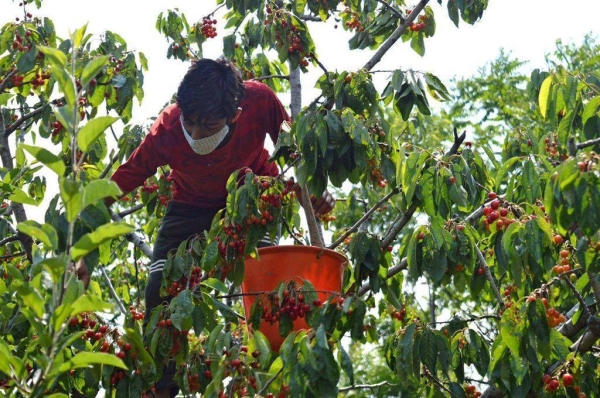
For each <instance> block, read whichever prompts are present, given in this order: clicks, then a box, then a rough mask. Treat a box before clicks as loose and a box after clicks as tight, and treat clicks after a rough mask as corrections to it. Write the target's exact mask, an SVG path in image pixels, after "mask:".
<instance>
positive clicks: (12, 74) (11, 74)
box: [0, 68, 19, 92]
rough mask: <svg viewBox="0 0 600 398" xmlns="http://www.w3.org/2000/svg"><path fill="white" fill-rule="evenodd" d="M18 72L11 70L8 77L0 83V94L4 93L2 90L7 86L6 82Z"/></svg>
mask: <svg viewBox="0 0 600 398" xmlns="http://www.w3.org/2000/svg"><path fill="white" fill-rule="evenodd" d="M18 72H19V70H18V69H17V68H15V69H13V70H11V71H10V72H9V73H8V75H6V77H5V78H4V79H3V80H2V81H1V82H0V92H2V91H4V89H5V88H6V87H7V86H8V82H9V81H10V80H11V79H12V78H13V76H14V75H16V74H17V73H18Z"/></svg>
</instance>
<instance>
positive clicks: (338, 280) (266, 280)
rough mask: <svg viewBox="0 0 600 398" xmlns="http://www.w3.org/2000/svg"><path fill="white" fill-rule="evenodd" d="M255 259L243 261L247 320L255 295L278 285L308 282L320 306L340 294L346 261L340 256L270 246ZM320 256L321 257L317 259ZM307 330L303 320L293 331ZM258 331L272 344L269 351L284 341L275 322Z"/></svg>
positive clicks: (318, 250) (298, 247)
mask: <svg viewBox="0 0 600 398" xmlns="http://www.w3.org/2000/svg"><path fill="white" fill-rule="evenodd" d="M258 254H259V257H258V258H257V259H255V258H251V257H248V258H246V261H245V266H246V272H245V276H244V281H243V282H242V293H243V294H245V295H244V296H243V302H244V312H245V314H246V319H249V318H250V309H251V308H252V304H253V303H254V301H255V300H256V297H257V295H256V294H253V293H263V292H271V291H273V290H274V289H275V288H276V287H277V285H278V284H279V283H280V282H284V281H289V280H295V281H297V282H299V283H302V280H303V279H306V280H308V281H310V282H311V283H312V284H313V286H314V287H315V290H317V291H319V293H318V296H319V299H320V300H321V301H323V302H325V300H327V299H328V298H329V297H330V296H331V292H341V291H342V278H343V276H344V267H345V266H346V264H347V262H348V260H347V259H346V258H345V257H344V256H343V255H341V254H340V253H338V252H336V251H333V250H329V249H321V248H319V247H315V246H301V245H295V246H269V247H263V248H260V249H258ZM319 254H320V256H319ZM301 329H308V325H307V324H306V322H305V321H304V318H298V319H296V320H295V321H294V330H301ZM259 330H260V331H261V332H262V333H263V334H264V335H265V336H266V337H267V339H268V340H269V342H270V343H271V349H272V350H273V351H278V350H279V347H280V346H281V344H282V343H283V341H284V340H285V337H282V336H281V335H280V334H279V325H278V323H277V322H275V323H273V324H271V323H269V322H265V321H263V322H261V324H260V328H259Z"/></svg>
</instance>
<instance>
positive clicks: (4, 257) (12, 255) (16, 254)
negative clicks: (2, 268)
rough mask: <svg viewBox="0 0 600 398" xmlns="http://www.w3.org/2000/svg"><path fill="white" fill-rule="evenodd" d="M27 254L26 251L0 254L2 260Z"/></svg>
mask: <svg viewBox="0 0 600 398" xmlns="http://www.w3.org/2000/svg"><path fill="white" fill-rule="evenodd" d="M25 254H26V253H25V252H16V253H12V254H7V255H6V256H0V260H6V259H9V258H15V257H19V256H24V255H25Z"/></svg>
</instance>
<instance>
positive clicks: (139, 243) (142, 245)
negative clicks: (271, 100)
mask: <svg viewBox="0 0 600 398" xmlns="http://www.w3.org/2000/svg"><path fill="white" fill-rule="evenodd" d="M108 211H109V213H110V218H112V219H113V221H123V218H121V217H119V215H118V214H116V213H115V212H114V211H112V210H110V209H109V210H108ZM125 238H126V239H127V240H128V241H130V242H131V243H133V245H134V246H135V247H137V248H138V249H140V251H141V252H142V253H144V254H145V255H146V257H148V258H152V248H151V247H150V246H148V245H147V244H146V242H144V240H143V239H142V238H141V237H140V236H139V235H138V234H136V233H135V232H130V233H128V234H127V235H125Z"/></svg>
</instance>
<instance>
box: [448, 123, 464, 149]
mask: <svg viewBox="0 0 600 398" xmlns="http://www.w3.org/2000/svg"><path fill="white" fill-rule="evenodd" d="M465 138H467V131H466V130H465V131H463V132H462V134H461V135H458V133H457V131H456V127H454V144H452V148H450V152H448V154H449V155H456V154H457V153H458V150H459V148H460V146H461V145H462V143H463V142H464V140H465Z"/></svg>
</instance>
